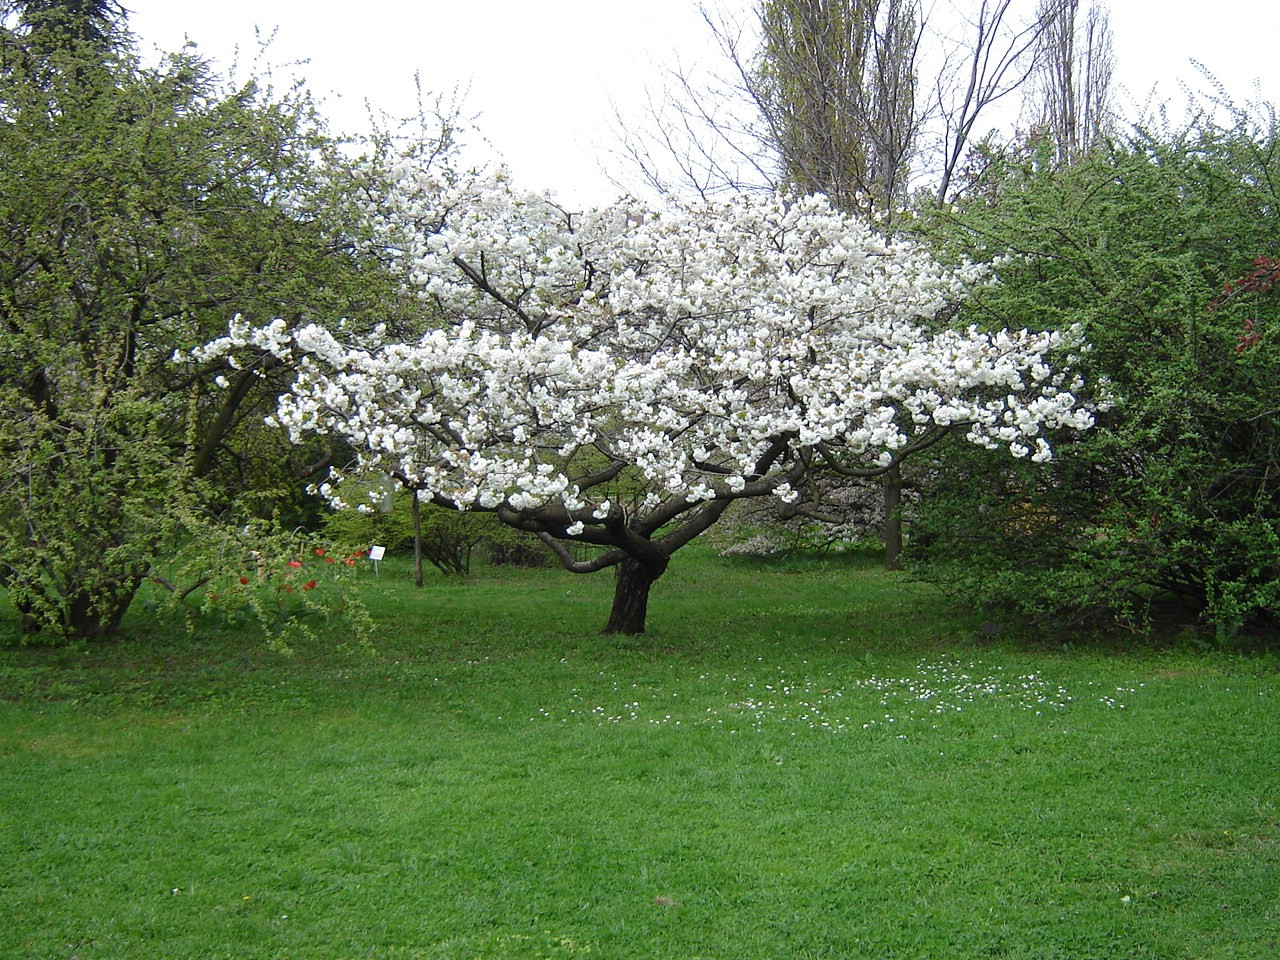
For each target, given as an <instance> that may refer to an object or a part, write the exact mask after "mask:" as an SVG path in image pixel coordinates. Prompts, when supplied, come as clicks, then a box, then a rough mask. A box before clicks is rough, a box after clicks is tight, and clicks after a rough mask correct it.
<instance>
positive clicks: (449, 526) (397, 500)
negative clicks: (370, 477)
mask: <svg viewBox="0 0 1280 960" xmlns="http://www.w3.org/2000/svg"><path fill="white" fill-rule="evenodd" d="M388 500H389V505H390V506H391V509H390V510H383V509H376V510H367V511H364V510H357V509H347V510H335V511H332V512H330V513H326V514H325V516H324V520H323V527H324V532H325V536H326V537H328V538H330V539H331V540H333V541H335V542H338V543H346V544H364V545H369V544H379V545H381V546H384V547H386V548H387V549H388V550H389V551H395V552H407V553H412V552H413V549H414V544H413V499H412V496H411V495H410V494H408V493H406V492H404V491H403V490H397V491H396V492H395V493H392V494H390V495H389V496H388ZM419 516H420V529H421V539H422V556H423V558H424V559H425V560H427V561H428V562H429V563H430V564H431V565H432V566H434V567H435V568H436V569H437V570H439V571H440V572H441V573H443V574H450V575H455V576H466V575H467V574H469V573H470V572H471V557H472V554H473V553H474V552H475V549H476V548H477V547H482V548H483V549H484V550H485V552H486V553H487V555H488V557H489V559H490V560H491V561H493V562H495V563H519V564H522V565H529V564H531V563H532V564H535V565H536V564H537V563H538V561H539V560H542V561H543V562H545V559H544V558H545V557H547V556H549V555H550V554H549V551H548V550H547V549H546V547H544V546H543V545H542V544H541V543H539V542H538V540H537V538H536V537H533V536H532V535H530V534H527V533H524V532H522V531H519V530H513V529H512V528H511V527H508V526H506V525H504V524H503V523H501V522H500V521H499V520H498V518H497V517H496V516H495V515H493V514H491V513H482V512H459V511H457V510H446V509H445V508H443V507H438V506H435V505H433V504H430V503H422V504H420V507H419ZM534 558H537V559H534Z"/></svg>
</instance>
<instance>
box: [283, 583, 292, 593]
mask: <svg viewBox="0 0 1280 960" xmlns="http://www.w3.org/2000/svg"><path fill="white" fill-rule="evenodd" d="M284 592H285V593H293V584H292V583H286V584H285V585H284Z"/></svg>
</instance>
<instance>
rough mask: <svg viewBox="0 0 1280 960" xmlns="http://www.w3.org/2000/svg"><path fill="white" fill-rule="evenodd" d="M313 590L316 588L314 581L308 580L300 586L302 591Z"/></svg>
mask: <svg viewBox="0 0 1280 960" xmlns="http://www.w3.org/2000/svg"><path fill="white" fill-rule="evenodd" d="M315 588H316V582H315V581H314V580H309V581H307V582H306V583H304V584H303V585H302V589H303V590H314V589H315Z"/></svg>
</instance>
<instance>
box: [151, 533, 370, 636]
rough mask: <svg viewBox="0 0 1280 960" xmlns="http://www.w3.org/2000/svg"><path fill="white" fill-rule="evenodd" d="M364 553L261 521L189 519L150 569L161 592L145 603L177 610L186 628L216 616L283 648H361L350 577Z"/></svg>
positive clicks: (364, 627)
mask: <svg viewBox="0 0 1280 960" xmlns="http://www.w3.org/2000/svg"><path fill="white" fill-rule="evenodd" d="M366 555H367V551H366V550H365V549H363V548H361V547H352V546H350V545H348V544H344V543H342V542H341V541H337V542H335V541H332V540H327V539H323V538H318V537H312V536H307V535H305V534H303V533H302V531H300V530H292V531H289V530H281V529H279V528H278V527H277V526H275V525H274V524H272V523H269V522H266V521H256V520H255V521H250V522H248V523H246V524H244V525H243V526H240V527H236V526H234V525H232V524H229V523H226V522H213V523H199V521H196V522H195V523H194V524H193V525H192V526H189V527H188V528H187V529H185V530H184V537H183V539H182V542H181V543H180V545H179V546H178V548H177V549H176V550H175V551H174V552H173V554H172V555H171V556H169V557H167V558H166V561H165V563H164V565H163V568H162V569H160V568H153V569H152V572H151V574H150V580H151V582H152V583H154V584H156V585H157V586H158V587H161V588H163V592H162V593H161V594H160V600H159V602H155V601H151V600H148V602H147V604H146V605H147V606H148V607H150V608H155V609H154V612H155V613H156V614H157V615H159V616H162V617H163V614H164V613H165V612H166V611H173V610H177V611H179V613H180V614H181V616H182V618H183V620H184V621H185V624H186V628H187V631H188V634H189V635H195V634H196V632H197V631H198V630H201V629H205V630H207V629H208V627H209V625H210V623H211V622H212V623H221V624H224V625H226V626H228V627H231V628H233V629H235V630H236V631H238V632H240V633H242V634H248V635H251V636H255V637H261V638H263V639H265V640H266V641H267V643H268V645H269V646H270V647H272V648H273V649H275V650H277V651H279V652H283V653H289V652H291V650H292V644H294V643H295V642H298V641H305V642H308V643H324V644H328V645H333V646H342V647H346V648H351V649H355V648H359V647H368V645H369V644H370V642H371V638H372V626H371V622H370V619H369V615H368V612H367V611H366V609H365V607H364V604H363V603H362V602H361V600H360V597H359V595H358V592H357V591H356V590H355V589H354V588H353V582H352V581H353V575H354V573H355V571H354V569H353V568H355V567H357V566H359V565H361V564H364V563H367V562H368V561H367V559H366Z"/></svg>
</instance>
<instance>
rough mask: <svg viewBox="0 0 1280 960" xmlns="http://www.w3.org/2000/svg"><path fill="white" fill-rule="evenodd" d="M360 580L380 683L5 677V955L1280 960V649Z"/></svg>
mask: <svg viewBox="0 0 1280 960" xmlns="http://www.w3.org/2000/svg"><path fill="white" fill-rule="evenodd" d="M361 576H362V577H364V579H365V580H366V581H367V584H368V588H369V589H368V590H367V591H366V593H367V596H368V603H369V606H370V608H371V610H372V612H373V614H374V616H375V618H376V620H377V624H378V634H377V637H376V639H375V643H376V647H377V655H376V656H371V655H369V654H368V653H367V652H361V651H359V650H354V651H353V650H351V649H348V648H345V647H343V646H342V641H344V640H345V639H346V638H344V637H340V636H335V637H326V638H325V640H326V641H327V642H312V643H299V644H298V645H297V646H296V648H295V651H294V653H293V655H292V656H283V655H281V654H280V653H278V652H275V651H273V650H271V649H268V648H267V647H266V645H265V644H264V643H263V642H262V641H261V640H260V639H253V638H252V637H248V636H245V635H242V634H238V633H237V632H236V631H234V630H230V629H225V628H219V627H218V626H217V625H216V624H212V623H210V624H198V625H197V629H196V631H195V633H194V634H191V633H188V632H187V631H186V629H185V628H184V627H182V626H180V625H178V626H175V625H173V624H170V625H169V626H167V627H164V628H161V627H159V626H157V625H154V624H148V623H147V622H145V621H144V620H142V619H137V620H134V621H131V622H130V624H129V630H130V632H131V636H130V637H129V638H128V639H127V640H126V641H124V642H121V643H119V644H111V645H96V646H90V647H79V648H70V649H61V650H49V649H39V648H35V647H22V646H15V645H13V644H10V645H9V646H8V647H6V648H4V649H0V774H2V776H0V863H3V864H4V867H3V870H2V871H0V916H3V917H5V918H6V919H5V921H4V922H3V923H0V957H5V958H71V957H75V958H78V960H92V958H152V957H155V958H171V960H178V958H201V960H206V958H208V960H211V958H286V957H288V958H365V957H376V958H383V957H385V958H450V960H454V958H457V960H463V958H465V960H488V958H505V957H513V958H560V957H587V956H591V957H601V958H614V957H617V958H671V960H693V958H725V960H747V958H778V960H783V958H816V957H824V958H895V957H902V958H1043V960H1048V958H1063V960H1067V958H1070V960H1081V958H1105V960H1120V958H1126V960H1127V958H1187V960H1193V958H1194V960H1199V958H1228V957H1230V958H1271V957H1275V956H1278V955H1280V702H1278V701H1280V674H1278V672H1277V660H1276V658H1275V657H1274V656H1252V657H1244V656H1237V655H1232V654H1226V653H1221V652H1217V653H1203V652H1199V651H1196V650H1194V649H1172V650H1170V649H1165V650H1162V651H1151V650H1135V651H1124V650H1122V649H1117V648H1116V647H1115V646H1114V645H1112V646H1109V647H1106V648H1103V647H1100V646H1098V645H1090V644H1081V645H1078V646H1075V647H1072V648H1067V649H1063V648H1059V647H1053V648H1049V647H1045V646H1037V645H1033V644H1030V643H1019V642H1016V640H1015V638H1013V637H1010V636H1007V635H1006V636H1003V637H1001V638H1000V639H998V640H995V641H990V640H983V639H981V638H980V637H981V635H983V634H985V633H988V632H989V631H982V630H979V623H980V621H979V620H978V619H976V618H975V617H973V616H972V615H970V614H968V613H966V612H964V611H960V610H957V609H954V608H952V607H951V606H950V605H949V604H948V603H947V602H946V601H945V600H944V599H942V598H941V597H939V596H938V595H937V594H936V593H935V592H934V591H933V590H932V589H930V588H928V587H926V586H923V585H920V584H917V583H913V582H911V581H910V580H908V579H906V578H905V577H903V576H902V575H894V574H886V573H883V572H881V571H877V570H875V569H874V568H873V567H872V566H871V565H869V564H865V563H863V564H860V563H858V562H837V561H830V562H826V563H817V562H811V563H790V564H773V565H766V564H761V563H758V562H755V563H752V562H729V561H725V560H717V559H715V558H714V557H712V556H710V555H709V554H703V555H701V556H694V557H692V558H690V557H688V556H687V555H683V554H682V555H681V556H679V557H677V558H676V561H675V562H674V563H673V565H672V568H671V570H670V572H669V573H668V575H667V576H666V577H664V578H663V580H662V581H660V582H659V583H658V585H657V586H656V588H655V591H654V595H653V602H652V605H651V610H650V632H649V633H648V634H646V635H644V636H642V637H638V638H628V639H621V638H617V637H604V636H600V635H599V634H598V633H597V632H596V631H597V630H598V628H599V626H600V625H601V624H602V623H603V622H604V618H605V616H606V614H607V610H608V600H609V588H610V581H609V579H608V577H607V576H605V577H598V578H575V577H572V576H571V575H569V574H565V573H561V572H558V571H547V570H544V571H511V570H507V571H501V570H488V569H486V570H481V571H478V573H477V575H476V576H475V577H474V578H473V580H472V581H471V582H469V583H466V584H458V583H452V582H445V581H443V580H441V579H438V578H437V579H432V580H430V581H429V582H428V585H427V587H426V588H425V589H424V590H422V591H415V590H414V589H413V588H412V586H411V585H410V584H409V582H408V579H407V573H406V568H405V567H404V565H403V564H402V563H400V562H394V561H393V562H391V563H390V564H385V565H384V566H383V568H382V571H381V575H380V576H378V577H376V578H375V577H374V576H373V574H372V571H370V570H366V571H364V572H363V573H362V574H361ZM2 617H3V618H4V619H3V622H2V623H0V629H4V630H9V631H10V634H11V633H12V630H13V629H14V628H13V625H12V623H11V618H10V616H9V614H8V613H5V614H3V615H2ZM321 630H322V631H323V626H322V625H321Z"/></svg>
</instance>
